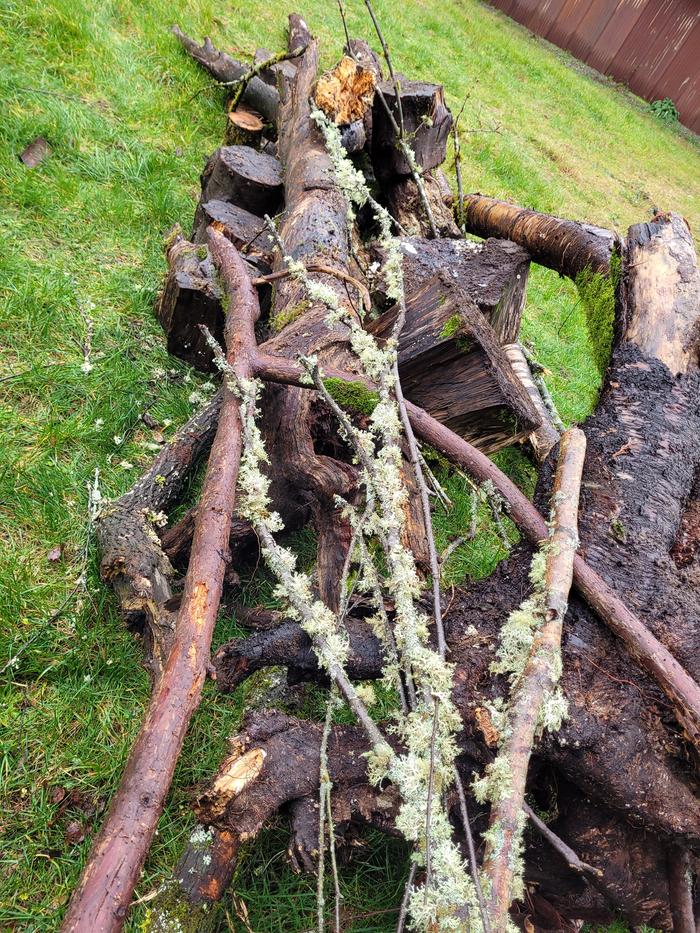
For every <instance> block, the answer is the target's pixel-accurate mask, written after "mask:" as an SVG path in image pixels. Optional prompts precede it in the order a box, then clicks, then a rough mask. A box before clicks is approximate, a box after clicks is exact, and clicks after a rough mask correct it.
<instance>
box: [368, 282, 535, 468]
mask: <svg viewBox="0 0 700 933" xmlns="http://www.w3.org/2000/svg"><path fill="white" fill-rule="evenodd" d="M395 320H396V310H391V311H387V312H386V313H385V314H383V315H382V316H381V317H380V318H378V319H377V320H376V321H373V322H371V323H370V324H369V325H368V328H367V329H368V330H369V331H370V333H372V334H374V336H375V337H378V338H386V337H388V336H389V335H390V334H391V331H392V329H393V326H394V323H395ZM399 374H400V376H401V384H402V386H403V390H404V392H405V394H406V396H407V397H408V398H410V399H411V401H412V402H413V403H414V404H416V405H419V406H420V407H421V408H423V409H425V411H427V412H428V413H429V414H431V415H432V416H433V417H434V418H437V419H438V421H440V422H442V423H443V424H445V425H446V426H447V427H449V428H450V429H451V430H453V431H455V432H456V433H457V434H459V435H460V436H461V437H464V438H467V439H468V440H469V441H470V442H471V443H472V444H474V445H475V446H476V447H478V448H479V449H481V450H484V451H487V452H489V451H495V450H498V449H499V448H501V447H504V446H506V445H508V444H512V443H513V441H515V440H517V439H519V438H525V437H527V436H528V435H529V434H530V433H531V432H532V431H534V430H536V429H537V427H538V426H539V416H538V414H537V411H536V410H535V407H534V406H533V405H532V403H531V401H530V398H529V396H528V395H527V393H526V392H525V391H524V390H523V388H522V386H521V385H520V383H519V382H518V380H517V379H516V378H515V376H514V374H513V371H512V368H511V366H510V364H509V363H508V360H507V358H506V356H505V354H504V353H503V351H502V350H501V348H500V347H499V345H498V340H497V338H496V335H495V333H494V331H493V330H492V328H491V327H490V325H489V324H488V322H487V321H486V320H484V317H483V315H482V314H481V312H480V311H479V309H478V308H477V306H476V305H475V304H474V303H473V302H472V301H471V300H470V299H469V297H468V296H467V295H466V294H465V293H464V292H463V291H461V289H460V288H459V287H458V286H457V285H456V283H455V280H454V279H453V278H452V276H451V274H450V272H449V271H442V272H438V273H436V274H435V275H434V276H433V277H432V278H430V279H428V280H427V281H425V282H424V283H423V284H422V285H421V286H420V287H419V288H418V290H416V291H413V292H411V294H410V297H409V298H408V300H407V301H406V324H405V326H404V329H403V331H402V334H401V337H400V338H399Z"/></svg>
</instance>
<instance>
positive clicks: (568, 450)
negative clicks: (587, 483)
mask: <svg viewBox="0 0 700 933" xmlns="http://www.w3.org/2000/svg"><path fill="white" fill-rule="evenodd" d="M585 452H586V436H585V434H584V433H583V431H581V430H579V429H578V428H572V429H571V430H570V431H567V432H566V433H565V434H564V435H563V436H562V439H561V443H560V446H559V462H558V464H557V471H556V476H555V480H554V490H553V494H552V519H551V522H552V532H551V534H550V537H549V539H548V540H547V543H546V544H545V545H544V546H543V548H542V551H541V552H540V554H538V555H537V558H536V560H537V566H536V569H535V566H533V574H532V576H533V577H534V578H535V580H534V582H535V592H534V594H533V596H531V597H530V598H529V599H528V600H527V601H526V603H524V604H523V605H522V606H521V607H520V608H519V609H518V610H516V611H515V612H513V613H512V614H511V616H510V618H509V619H508V621H507V622H506V624H505V625H504V627H503V630H502V633H501V644H500V646H499V660H498V662H497V663H496V664H495V665H494V666H493V669H494V671H495V673H506V674H508V675H509V677H510V681H511V684H512V693H511V701H510V706H509V708H508V709H507V710H506V711H505V713H504V716H503V718H504V724H503V729H502V734H503V741H502V745H501V748H500V750H499V753H498V756H497V758H496V759H495V761H493V762H492V763H491V764H490V765H489V766H488V768H487V772H486V776H485V778H482V779H481V781H478V782H477V784H476V785H475V787H476V790H477V797H478V798H479V799H480V800H482V801H485V800H490V801H491V814H490V819H489V829H488V833H487V834H486V840H487V842H486V854H485V857H484V872H485V877H486V879H487V881H488V882H489V884H490V892H489V900H488V905H489V917H490V920H491V923H492V926H493V929H494V930H495V931H496V933H505V930H506V926H507V922H508V908H509V907H510V903H511V901H512V900H514V899H516V898H519V897H521V896H522V878H521V848H522V832H523V827H524V823H525V816H524V813H523V810H522V807H523V801H524V799H525V784H526V781H527V771H528V765H529V762H530V755H531V753H532V745H533V742H534V740H535V737H536V735H537V734H538V732H541V731H542V730H543V729H548V730H550V731H555V730H557V729H558V728H559V725H560V723H561V719H562V716H563V715H564V714H565V712H566V701H565V700H564V699H563V696H562V695H561V692H560V691H559V689H558V687H557V684H558V681H559V677H560V676H561V632H562V625H563V622H564V616H565V615H566V607H567V604H568V598H569V590H570V588H571V582H572V579H573V564H574V554H575V553H576V549H577V548H578V532H577V515H578V503H579V491H580V488H581V476H582V474H583V461H584V457H585ZM542 559H543V560H544V568H543V571H544V572H543V576H542V578H540V577H539V574H540V573H541V572H542V569H541V568H540V564H541V561H542Z"/></svg>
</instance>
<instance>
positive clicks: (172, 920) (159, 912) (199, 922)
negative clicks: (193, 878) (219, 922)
mask: <svg viewBox="0 0 700 933" xmlns="http://www.w3.org/2000/svg"><path fill="white" fill-rule="evenodd" d="M214 911H215V912H216V913H218V910H217V907H216V906H215V907H214ZM214 926H215V924H214V915H213V914H212V910H211V907H210V905H209V904H202V905H193V904H191V903H190V901H188V900H187V899H186V898H185V897H184V896H183V895H182V893H181V890H180V886H179V884H177V882H175V881H170V882H167V883H166V885H165V886H164V887H163V889H162V890H161V891H160V892H159V894H158V898H157V900H156V902H155V905H154V906H150V907H149V908H148V909H147V910H146V913H145V916H144V918H143V920H142V921H141V922H140V923H139V926H138V929H139V933H200V931H201V930H206V929H213V928H214Z"/></svg>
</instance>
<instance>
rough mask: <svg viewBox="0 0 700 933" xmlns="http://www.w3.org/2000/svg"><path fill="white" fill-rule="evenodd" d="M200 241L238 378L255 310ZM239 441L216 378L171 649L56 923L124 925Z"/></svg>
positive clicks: (218, 563)
mask: <svg viewBox="0 0 700 933" xmlns="http://www.w3.org/2000/svg"><path fill="white" fill-rule="evenodd" d="M210 244H211V247H212V250H213V252H214V255H215V258H216V259H217V261H218V263H219V267H220V269H221V274H222V277H223V278H224V281H225V282H226V283H227V287H228V289H229V293H230V295H231V308H232V310H231V313H230V314H229V316H228V318H227V324H226V333H225V337H226V345H227V350H226V353H227V359H228V361H229V363H230V365H231V366H233V367H234V369H235V372H236V375H237V376H238V377H240V378H243V379H249V378H251V376H252V374H253V373H252V360H251V355H250V354H251V349H252V348H253V347H254V345H255V334H254V331H253V323H254V321H255V319H256V317H257V314H258V313H259V312H258V303H257V298H256V296H255V291H254V289H253V287H252V286H251V284H250V281H249V279H248V275H247V273H246V270H245V266H244V264H243V261H242V260H241V259H240V258H239V256H238V253H237V252H236V251H235V249H234V248H233V247H232V246H231V245H230V244H229V243H228V241H227V240H226V239H225V238H224V237H223V236H221V235H220V234H218V233H216V232H215V231H212V235H211V239H210ZM241 443H242V440H241V421H240V412H239V403H238V399H237V398H236V396H235V395H234V393H233V392H232V391H231V389H229V388H228V387H226V386H224V391H223V399H222V403H221V413H220V416H219V424H218V427H217V431H216V437H215V438H214V443H213V445H212V451H211V455H210V458H209V465H208V467H207V473H206V476H205V479H204V486H203V489H202V497H201V501H200V506H199V511H198V515H197V522H196V527H195V535H194V541H193V545H192V556H191V558H190V564H189V567H188V571H187V576H186V578H185V589H184V593H183V597H182V602H181V605H180V610H179V612H178V615H177V622H176V624H175V633H174V637H173V644H172V649H171V651H170V654H169V656H168V661H167V664H166V666H165V668H164V670H163V674H162V676H161V678H160V680H159V681H158V684H157V685H156V689H155V691H154V693H153V696H152V698H151V702H150V703H149V706H148V710H147V712H146V716H145V719H144V722H143V725H142V727H141V731H140V733H139V736H138V738H137V740H136V743H135V745H134V747H133V749H132V751H131V754H130V756H129V760H128V762H127V765H126V769H125V771H124V774H123V776H122V780H121V783H120V785H119V788H118V790H117V793H116V795H115V797H114V799H113V801H112V804H111V807H110V810H109V814H108V816H107V819H106V821H105V823H104V825H103V826H102V829H101V831H100V833H99V835H98V836H97V838H96V839H95V841H94V843H93V846H92V850H91V852H90V856H89V857H88V861H87V864H86V866H85V868H84V870H83V874H82V876H81V879H80V882H79V884H78V887H77V888H76V889H75V891H74V893H73V897H72V898H71V902H70V904H69V907H68V912H67V914H66V917H65V919H64V922H63V929H64V930H65V931H71V933H82V931H84V933H95V931H99V933H111V931H117V930H121V928H122V926H123V925H124V921H125V919H126V913H127V910H128V907H129V904H130V902H131V897H132V894H133V891H134V887H135V885H136V882H137V881H138V878H139V874H140V872H141V867H142V865H143V862H144V859H145V857H146V854H147V852H148V849H149V847H150V843H151V839H152V838H153V833H154V832H155V829H156V826H157V823H158V818H159V817H160V814H161V811H162V809H163V804H164V801H165V796H166V794H167V792H168V790H169V788H170V783H171V781H172V776H173V772H174V770H175V764H176V762H177V759H178V756H179V754H180V750H181V748H182V743H183V741H184V738H185V732H186V731H187V727H188V725H189V722H190V718H191V716H192V714H193V713H194V711H195V709H196V708H197V706H198V704H199V699H200V696H201V692H202V687H203V684H204V679H205V677H206V672H207V668H208V666H209V650H210V646H211V637H212V632H213V629H214V623H215V621H216V615H217V612H218V608H219V601H220V599H221V591H222V587H223V582H224V573H225V570H226V562H227V561H226V550H227V546H228V538H229V530H230V524H231V514H232V510H233V502H234V494H235V489H236V480H237V476H238V467H239V464H240V457H241Z"/></svg>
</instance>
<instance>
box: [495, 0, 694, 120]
mask: <svg viewBox="0 0 700 933" xmlns="http://www.w3.org/2000/svg"><path fill="white" fill-rule="evenodd" d="M489 2H490V3H491V5H492V6H495V7H498V9H499V10H502V11H503V12H504V13H507V14H508V16H510V17H512V18H513V19H514V20H517V21H518V22H519V23H522V24H523V26H526V27H527V28H528V29H530V30H531V31H532V32H534V33H536V34H537V35H538V36H543V37H544V38H545V39H548V40H549V41H550V42H553V43H554V44H555V45H558V46H559V47H560V48H562V49H567V50H568V51H569V52H571V54H572V55H575V56H576V58H579V59H581V61H584V62H586V63H587V64H588V65H590V66H591V67H592V68H595V69H596V70H597V71H600V72H602V73H603V74H606V75H610V76H611V77H613V78H615V80H616V81H621V82H623V83H624V84H627V85H628V86H629V87H630V88H631V89H632V90H633V91H634V92H635V93H636V94H639V95H640V97H644V98H646V100H649V101H652V100H659V99H662V98H665V97H670V98H671V100H672V101H673V102H674V104H675V105H676V107H677V108H678V111H679V113H680V119H681V122H682V123H684V124H685V125H686V126H688V127H690V129H692V130H694V131H695V132H696V133H700V0H489Z"/></svg>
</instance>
